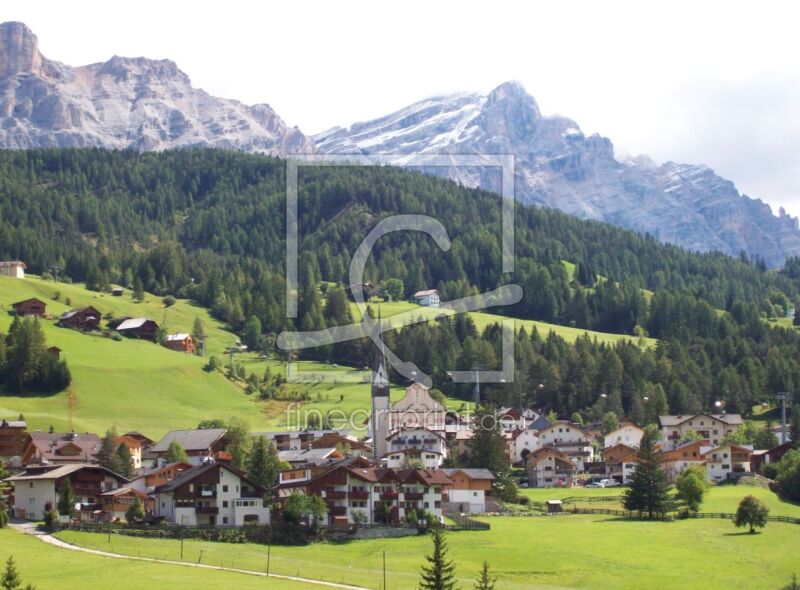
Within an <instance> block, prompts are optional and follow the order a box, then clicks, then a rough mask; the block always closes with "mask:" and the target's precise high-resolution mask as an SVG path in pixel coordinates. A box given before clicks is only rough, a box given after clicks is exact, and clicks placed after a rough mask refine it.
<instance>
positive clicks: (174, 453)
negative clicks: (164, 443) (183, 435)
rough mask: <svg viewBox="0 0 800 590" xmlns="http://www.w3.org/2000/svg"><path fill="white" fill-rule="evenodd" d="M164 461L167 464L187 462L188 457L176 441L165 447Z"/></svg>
mask: <svg viewBox="0 0 800 590" xmlns="http://www.w3.org/2000/svg"><path fill="white" fill-rule="evenodd" d="M165 459H166V461H167V463H178V462H179V461H188V460H189V456H188V455H187V454H186V451H185V450H183V447H182V446H181V443H179V442H178V441H177V440H173V441H172V442H170V443H169V446H168V447H167V453H166V456H165Z"/></svg>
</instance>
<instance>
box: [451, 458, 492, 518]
mask: <svg viewBox="0 0 800 590" xmlns="http://www.w3.org/2000/svg"><path fill="white" fill-rule="evenodd" d="M442 471H443V472H444V473H445V474H446V475H447V477H449V478H450V479H451V480H452V481H453V484H452V486H451V487H450V488H449V489H448V490H447V495H446V497H445V500H444V505H443V510H444V511H445V512H473V513H477V514H482V513H484V512H486V497H487V496H488V495H489V493H490V492H491V490H492V482H493V481H494V475H493V474H492V472H491V471H489V470H488V469H442Z"/></svg>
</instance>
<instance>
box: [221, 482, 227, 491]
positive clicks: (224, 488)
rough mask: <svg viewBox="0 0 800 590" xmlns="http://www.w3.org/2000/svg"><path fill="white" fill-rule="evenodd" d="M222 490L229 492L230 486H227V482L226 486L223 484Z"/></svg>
mask: <svg viewBox="0 0 800 590" xmlns="http://www.w3.org/2000/svg"><path fill="white" fill-rule="evenodd" d="M222 491H223V492H227V491H228V486H227V484H226V485H224V486H222Z"/></svg>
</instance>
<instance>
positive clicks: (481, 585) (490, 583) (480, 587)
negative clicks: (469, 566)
mask: <svg viewBox="0 0 800 590" xmlns="http://www.w3.org/2000/svg"><path fill="white" fill-rule="evenodd" d="M496 583H497V578H493V577H492V576H491V575H490V574H489V563H488V562H486V561H484V562H483V567H481V571H480V573H479V574H478V579H477V580H476V581H475V585H474V586H473V588H474V590H494V586H495V584H496Z"/></svg>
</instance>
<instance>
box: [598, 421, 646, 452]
mask: <svg viewBox="0 0 800 590" xmlns="http://www.w3.org/2000/svg"><path fill="white" fill-rule="evenodd" d="M643 434H644V429H642V427H641V426H639V425H638V424H636V422H633V421H632V420H628V419H627V418H623V419H622V420H620V421H619V424H618V425H617V427H616V428H615V429H614V430H612V431H611V432H609V433H608V434H606V435H605V437H603V448H604V449H607V448H608V447H613V446H614V445H616V444H618V443H623V444H626V445H628V446H634V447H638V446H639V442H640V441H641V440H642V435H643Z"/></svg>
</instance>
